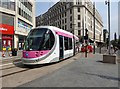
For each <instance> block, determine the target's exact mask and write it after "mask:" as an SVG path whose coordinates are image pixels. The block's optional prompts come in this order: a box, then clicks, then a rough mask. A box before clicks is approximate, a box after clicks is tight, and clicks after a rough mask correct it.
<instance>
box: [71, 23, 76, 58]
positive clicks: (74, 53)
mask: <svg viewBox="0 0 120 89" xmlns="http://www.w3.org/2000/svg"><path fill="white" fill-rule="evenodd" d="M72 25H73V44H74V45H73V46H74V49H73V56H75V37H74V29H75V25H76V24H72Z"/></svg>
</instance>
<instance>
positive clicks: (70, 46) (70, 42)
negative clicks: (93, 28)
mask: <svg viewBox="0 0 120 89" xmlns="http://www.w3.org/2000/svg"><path fill="white" fill-rule="evenodd" d="M69 49H72V38H69Z"/></svg>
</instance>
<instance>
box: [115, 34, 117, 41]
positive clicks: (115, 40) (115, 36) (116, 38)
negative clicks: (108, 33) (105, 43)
mask: <svg viewBox="0 0 120 89" xmlns="http://www.w3.org/2000/svg"><path fill="white" fill-rule="evenodd" d="M114 40H115V41H117V34H116V32H115V34H114Z"/></svg>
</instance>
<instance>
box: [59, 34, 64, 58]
mask: <svg viewBox="0 0 120 89" xmlns="http://www.w3.org/2000/svg"><path fill="white" fill-rule="evenodd" d="M59 50H60V52H59V59H63V58H64V44H63V36H59Z"/></svg>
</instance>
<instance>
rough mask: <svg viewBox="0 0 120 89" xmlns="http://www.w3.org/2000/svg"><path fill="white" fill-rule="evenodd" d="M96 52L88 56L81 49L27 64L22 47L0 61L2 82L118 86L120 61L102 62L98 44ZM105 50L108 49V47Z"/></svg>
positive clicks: (30, 85)
mask: <svg viewBox="0 0 120 89" xmlns="http://www.w3.org/2000/svg"><path fill="white" fill-rule="evenodd" d="M96 52H97V53H96V54H95V55H94V54H93V53H89V54H88V57H87V58H84V56H85V54H84V53H79V54H77V55H76V56H74V57H71V58H69V59H66V60H64V61H61V62H59V63H55V64H51V65H39V66H35V67H32V68H28V67H26V66H24V65H23V64H22V63H21V60H20V58H21V56H22V51H19V52H18V56H15V57H5V58H4V59H3V60H2V61H1V63H2V64H1V66H0V67H1V68H0V70H1V71H2V75H1V77H2V86H3V87H118V81H120V78H119V77H118V64H107V63H102V60H103V58H102V55H101V54H98V53H99V48H97V49H96ZM102 53H106V49H105V48H102ZM7 58H8V59H7ZM28 75H29V76H28ZM51 81H52V82H51Z"/></svg>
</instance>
